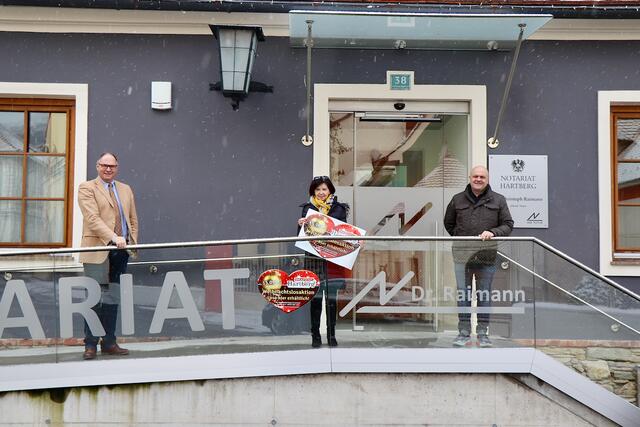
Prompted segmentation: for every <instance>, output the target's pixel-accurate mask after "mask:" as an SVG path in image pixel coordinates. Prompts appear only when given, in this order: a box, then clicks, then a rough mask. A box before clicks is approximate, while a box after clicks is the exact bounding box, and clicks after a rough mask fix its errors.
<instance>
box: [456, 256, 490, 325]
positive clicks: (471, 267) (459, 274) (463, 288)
mask: <svg viewBox="0 0 640 427" xmlns="http://www.w3.org/2000/svg"><path fill="white" fill-rule="evenodd" d="M454 270H455V274H456V282H457V283H458V295H456V297H457V299H458V307H471V301H472V299H473V295H472V293H471V280H472V278H473V276H474V275H475V276H476V295H477V296H478V307H489V306H491V282H492V281H493V275H494V274H495V272H496V266H495V264H494V265H491V264H480V263H474V262H468V263H466V264H462V263H454ZM483 291H484V292H483ZM489 317H490V316H489V313H478V328H477V331H476V332H477V333H478V335H486V334H487V332H488V329H489ZM458 331H460V333H461V334H463V335H469V334H470V333H471V314H470V313H459V314H458Z"/></svg>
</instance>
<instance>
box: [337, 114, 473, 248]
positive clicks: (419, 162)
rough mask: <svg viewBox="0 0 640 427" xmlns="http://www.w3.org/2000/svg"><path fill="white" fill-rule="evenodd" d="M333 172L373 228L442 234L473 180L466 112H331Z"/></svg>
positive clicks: (374, 231) (361, 222) (360, 219)
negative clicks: (454, 202)
mask: <svg viewBox="0 0 640 427" xmlns="http://www.w3.org/2000/svg"><path fill="white" fill-rule="evenodd" d="M330 118H331V121H330V126H331V132H330V150H331V179H332V180H333V182H334V183H335V184H336V188H337V193H338V198H339V199H340V200H341V201H344V202H347V203H349V204H350V205H351V209H352V212H351V214H352V216H351V218H352V221H353V223H354V224H355V225H357V226H358V227H362V228H364V229H366V230H367V234H368V235H383V236H394V235H421V236H433V235H442V234H443V233H444V228H443V226H442V218H443V216H444V211H445V208H446V204H447V203H448V201H449V200H450V199H451V196H452V195H453V194H455V193H457V192H459V191H462V190H463V189H464V187H465V185H466V183H467V176H468V172H467V169H468V167H467V164H468V156H469V154H468V152H469V144H468V141H469V132H468V124H467V118H468V115H466V114H444V113H402V114H400V113H391V112H390V113H385V112H375V113H372V112H356V111H353V112H349V111H347V112H332V113H330Z"/></svg>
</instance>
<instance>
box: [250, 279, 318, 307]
mask: <svg viewBox="0 0 640 427" xmlns="http://www.w3.org/2000/svg"><path fill="white" fill-rule="evenodd" d="M258 288H259V289H260V293H261V294H262V297H263V298H264V299H266V300H267V302H269V303H270V304H273V305H274V306H276V307H278V308H279V309H280V310H282V311H284V312H285V313H291V312H292V311H296V310H297V309H299V308H300V307H302V306H303V305H305V304H306V303H308V302H309V301H311V298H313V297H314V296H315V294H316V293H317V292H318V289H319V288H320V279H319V278H318V275H317V274H315V273H314V272H313V271H309V270H297V271H294V272H293V273H291V274H290V275H287V273H285V272H284V271H282V270H278V269H272V270H267V271H265V272H264V273H262V274H261V275H260V277H259V278H258Z"/></svg>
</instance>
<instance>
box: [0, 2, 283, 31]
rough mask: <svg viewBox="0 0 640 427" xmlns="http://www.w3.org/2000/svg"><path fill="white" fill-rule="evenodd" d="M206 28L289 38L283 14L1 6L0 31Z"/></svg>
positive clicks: (190, 29) (206, 29)
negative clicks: (257, 30) (256, 30)
mask: <svg viewBox="0 0 640 427" xmlns="http://www.w3.org/2000/svg"><path fill="white" fill-rule="evenodd" d="M209 25H255V26H260V27H262V30H263V32H264V34H265V35H266V36H283V37H288V36H289V15H288V14H286V13H226V12H182V11H159V10H108V9H74V8H52V7H26V6H0V31H22V32H34V33H102V34H182V35H209V36H211V37H213V34H212V33H211V30H210V29H209Z"/></svg>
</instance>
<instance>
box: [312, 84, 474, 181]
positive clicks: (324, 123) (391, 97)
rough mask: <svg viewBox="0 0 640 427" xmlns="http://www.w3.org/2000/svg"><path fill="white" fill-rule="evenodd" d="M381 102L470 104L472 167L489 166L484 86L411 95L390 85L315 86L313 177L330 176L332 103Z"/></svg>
mask: <svg viewBox="0 0 640 427" xmlns="http://www.w3.org/2000/svg"><path fill="white" fill-rule="evenodd" d="M332 100H345V101H354V102H358V101H362V102H366V101H380V100H388V101H390V102H397V101H399V100H402V101H421V102H451V101H453V102H467V103H468V104H469V122H468V123H469V135H470V140H469V144H470V147H469V164H468V165H467V166H468V170H471V168H472V167H473V166H476V165H483V166H486V165H487V145H486V138H487V136H486V135H487V87H486V86H484V85H415V86H413V88H412V89H411V90H409V91H403V92H399V91H392V90H390V89H389V86H388V85H386V84H324V83H317V84H315V85H314V104H313V106H314V121H313V122H314V126H313V134H314V143H313V175H314V176H316V175H327V176H328V175H329V172H330V161H331V155H330V146H329V133H330V129H329V102H330V101H332Z"/></svg>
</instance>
